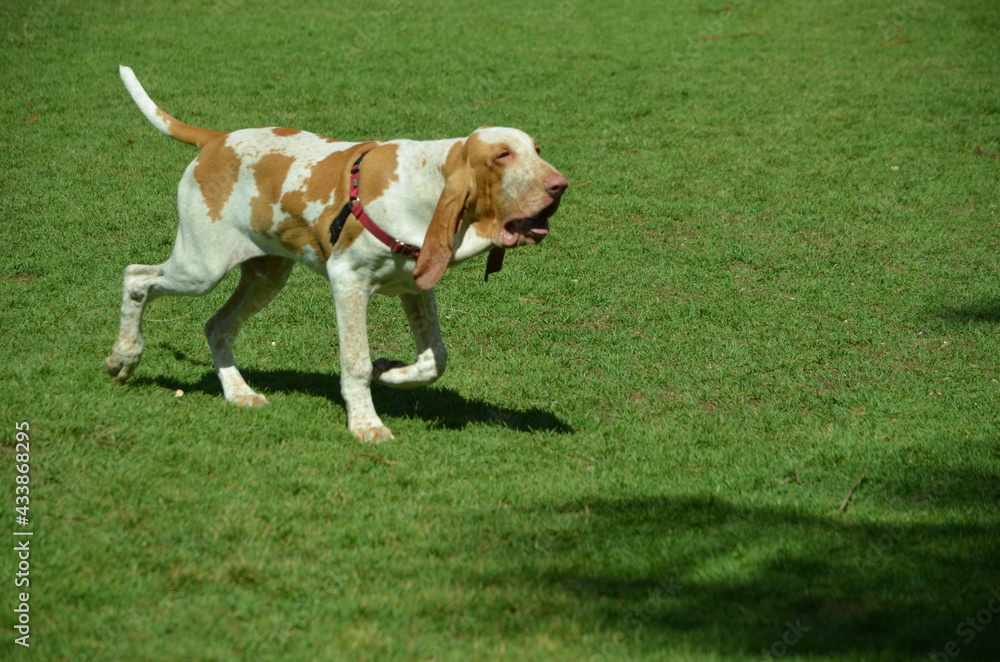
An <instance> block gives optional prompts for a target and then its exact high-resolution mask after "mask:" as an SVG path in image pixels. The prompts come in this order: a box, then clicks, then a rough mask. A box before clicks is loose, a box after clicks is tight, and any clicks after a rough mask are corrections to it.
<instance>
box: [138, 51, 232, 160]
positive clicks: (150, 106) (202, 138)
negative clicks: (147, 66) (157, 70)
mask: <svg viewBox="0 0 1000 662" xmlns="http://www.w3.org/2000/svg"><path fill="white" fill-rule="evenodd" d="M118 75H119V76H121V78H122V82H123V83H125V89H126V90H128V93H129V94H130V95H132V100H133V101H135V105H137V106H139V110H140V111H142V114H143V115H145V116H146V119H147V120H149V122H150V123H151V124H152V125H153V126H155V127H156V128H157V129H158V130H159V131H160V132H162V133H165V134H167V135H168V136H170V137H171V138H174V139H175V140H180V141H181V142H183V143H187V144H189V145H195V146H197V147H199V148H201V147H204V146H205V145H207V144H208V143H210V142H211V141H212V140H214V139H216V138H219V137H221V136H224V135H226V134H225V132H223V131H212V130H211V129H199V128H198V127H196V126H191V125H190V124H185V123H184V122H181V121H180V120H178V119H175V118H173V117H171V116H170V115H167V114H166V113H165V112H163V111H162V110H161V109H160V108H159V106H157V105H156V103H155V102H154V101H153V100H152V99H150V98H149V95H148V94H146V90H144V89H142V85H141V84H140V83H139V79H138V78H136V77H135V73H133V72H132V70H131V69H130V68H129V67H126V66H125V65H121V66H119V67H118Z"/></svg>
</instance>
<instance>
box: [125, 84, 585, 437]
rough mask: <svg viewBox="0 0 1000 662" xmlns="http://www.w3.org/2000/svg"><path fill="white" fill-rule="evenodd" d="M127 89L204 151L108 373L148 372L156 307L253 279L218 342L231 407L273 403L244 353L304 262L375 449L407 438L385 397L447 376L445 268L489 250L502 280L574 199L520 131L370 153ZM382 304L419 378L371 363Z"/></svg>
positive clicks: (191, 168)
mask: <svg viewBox="0 0 1000 662" xmlns="http://www.w3.org/2000/svg"><path fill="white" fill-rule="evenodd" d="M119 74H120V76H121V79H122V82H123V83H124V84H125V89H126V90H128V92H129V94H130V95H131V97H132V99H133V101H135V103H136V105H137V106H138V107H139V110H140V111H141V112H142V114H143V115H144V116H145V117H146V119H147V120H149V122H150V123H151V124H152V125H153V126H154V127H155V128H156V129H158V130H159V131H161V132H162V133H165V134H166V135H168V136H170V137H171V138H174V139H176V140H179V141H181V142H184V143H188V144H190V145H194V146H196V147H198V148H199V149H200V150H201V151H200V152H199V154H198V156H197V158H195V160H194V161H192V162H191V163H190V164H189V165H188V167H187V169H186V170H185V171H184V175H183V176H182V178H181V181H180V185H179V186H178V195H177V198H178V212H179V224H178V229H177V237H176V240H175V243H174V247H173V252H172V254H171V255H170V258H169V259H168V260H167V261H166V262H164V263H162V264H159V265H143V264H133V265H131V266H129V267H127V268H126V269H125V279H124V287H123V295H122V308H121V322H120V327H119V331H118V337H117V338H116V340H115V343H114V346H113V347H112V349H111V353H110V355H109V356H108V358H107V361H106V363H107V368H108V373H109V374H110V376H111V378H112V379H114V380H116V381H118V382H122V383H124V382H125V381H126V380H127V379H128V378H129V377H130V376H131V375H132V374H133V372H134V371H135V368H136V366H137V365H138V364H139V360H140V359H141V357H142V351H143V338H142V313H143V310H144V309H145V307H146V305H147V304H148V303H149V302H150V301H153V300H154V299H156V298H158V297H161V296H201V295H204V294H207V293H208V292H210V291H211V290H212V289H213V288H215V286H216V285H218V284H219V282H220V281H221V280H222V279H223V277H225V276H226V274H228V273H229V272H230V271H231V270H232V269H234V268H236V267H237V266H239V267H240V280H239V284H238V285H237V286H236V290H235V292H234V293H233V295H232V296H231V297H230V298H229V300H228V301H227V302H226V303H225V304H224V305H223V306H222V308H220V309H219V311H218V312H217V313H215V315H213V316H212V317H211V319H209V320H208V322H207V323H206V324H205V335H206V337H207V339H208V345H209V347H210V349H211V352H212V360H213V362H214V364H215V368H216V370H217V371H218V375H219V379H220V381H221V382H222V390H223V392H224V394H225V398H226V400H228V401H229V402H231V403H234V404H236V405H239V406H244V407H257V406H262V405H266V404H268V401H267V399H266V398H265V397H264V396H263V395H261V394H259V393H256V392H254V391H253V390H252V389H251V388H250V386H248V385H247V383H246V381H244V379H243V376H242V375H241V374H240V372H239V370H238V369H237V367H236V364H235V361H234V358H233V345H234V343H235V341H236V336H237V334H238V333H239V330H240V327H241V326H242V325H243V323H244V322H246V321H247V320H248V319H249V318H250V317H251V316H253V315H254V314H256V313H257V312H258V311H260V310H261V309H262V308H263V307H264V306H265V305H267V303H268V302H269V301H270V300H271V299H272V298H273V297H274V295H275V294H277V293H278V291H279V290H280V289H281V288H282V287H283V286H284V284H285V282H286V281H287V279H288V275H289V273H290V272H291V269H292V267H293V266H294V265H295V263H300V264H302V265H304V266H305V267H307V268H308V269H310V270H312V271H314V272H316V273H317V274H319V275H320V276H322V277H324V278H326V279H328V280H329V282H330V287H331V288H332V290H333V299H334V304H335V307H336V318H337V331H338V334H339V343H340V367H341V375H340V382H341V393H342V395H343V398H344V402H345V404H346V409H347V424H348V428H349V429H350V431H351V433H352V434H353V435H354V436H355V437H357V438H358V439H360V440H361V441H365V442H378V441H382V440H386V439H392V438H393V435H392V432H391V431H390V430H389V428H388V427H386V426H385V425H384V424H383V423H382V421H381V419H380V418H379V416H378V414H377V412H376V411H375V407H374V404H373V402H372V394H371V382H372V381H375V382H377V383H379V384H385V385H387V386H392V387H397V388H411V387H417V386H424V385H427V384H430V383H432V382H434V381H436V380H437V379H438V378H439V377H440V376H441V374H442V373H443V372H444V369H445V363H446V360H447V351H446V350H445V346H444V342H443V341H442V339H441V329H440V326H439V324H438V314H437V307H436V305H435V302H434V291H433V288H434V286H435V285H436V284H437V282H438V281H439V280H440V279H441V277H442V275H443V274H444V272H445V269H447V267H448V266H449V265H451V264H455V263H458V262H461V261H463V260H467V259H469V258H471V257H473V256H476V255H479V254H481V253H483V252H486V251H487V250H489V251H490V254H489V259H488V261H487V272H486V276H487V277H489V275H490V273H492V272H495V271H498V270H499V268H500V266H501V264H502V261H503V251H504V250H506V249H508V248H513V247H515V246H523V245H527V244H537V243H539V242H540V241H542V240H543V239H544V238H545V237H546V236H547V235H548V234H549V218H550V217H551V216H552V215H553V214H554V213H555V212H556V209H557V208H558V207H559V202H560V200H561V198H562V195H563V192H564V191H565V190H566V188H567V187H568V185H569V184H568V182H567V180H566V177H564V176H563V175H562V174H561V173H560V172H559V171H558V170H556V169H555V168H554V167H553V166H552V165H550V164H549V163H548V162H546V161H545V160H543V159H542V158H541V156H540V155H539V148H538V144H537V143H536V142H535V141H534V140H533V139H532V138H531V137H530V136H528V135H527V134H526V133H524V132H523V131H519V130H517V129H509V128H499V127H482V128H479V129H477V130H475V131H473V132H472V134H470V135H469V136H468V137H466V138H451V139H447V140H429V141H414V140H388V141H367V142H342V141H338V140H332V139H329V138H325V137H323V136H320V135H317V134H315V133H309V132H307V131H300V130H297V129H286V128H276V127H269V128H255V129H243V130H239V131H232V132H223V131H213V130H210V129H202V128H197V127H194V126H191V125H188V124H185V123H183V122H180V121H178V120H177V119H175V118H173V117H171V116H170V115H168V114H167V113H165V112H164V111H163V110H161V109H160V108H159V107H158V106H157V105H156V103H155V102H153V100H152V99H150V97H149V95H148V94H147V93H146V91H145V90H144V89H143V87H142V85H141V84H140V83H139V80H138V79H137V78H136V76H135V74H134V73H133V71H132V70H131V69H130V68H128V67H126V66H121V67H119ZM375 293H381V294H385V295H389V296H398V297H399V299H400V301H401V302H402V306H403V310H404V312H405V314H406V318H407V320H408V322H409V325H410V329H411V331H412V333H413V337H414V340H415V341H416V350H417V357H416V361H415V362H414V363H412V364H405V363H402V362H399V361H390V360H388V359H384V358H380V359H378V360H376V361H374V362H373V361H372V360H371V355H370V350H369V344H368V330H367V311H368V303H369V301H370V299H371V296H372V295H373V294H375Z"/></svg>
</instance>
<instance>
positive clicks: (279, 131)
mask: <svg viewBox="0 0 1000 662" xmlns="http://www.w3.org/2000/svg"><path fill="white" fill-rule="evenodd" d="M271 132H272V133H274V135H276V136H278V137H279V138H287V137H288V136H294V135H295V134H296V133H302V131H301V130H300V129H285V128H283V127H278V128H276V129H272V130H271Z"/></svg>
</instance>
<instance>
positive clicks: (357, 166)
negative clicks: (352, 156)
mask: <svg viewBox="0 0 1000 662" xmlns="http://www.w3.org/2000/svg"><path fill="white" fill-rule="evenodd" d="M367 154H368V152H361V156H359V157H358V160H357V161H355V162H354V165H352V166H351V192H350V198H351V199H350V202H349V203H348V204H349V205H350V206H351V213H352V214H354V218H356V219H358V220H359V221H361V225H363V226H365V229H366V230H368V231H369V232H371V233H372V235H374V237H375V238H376V239H378V240H379V241H381V242H382V243H383V244H385V245H386V246H388V247H389V250H391V251H392V252H393V253H396V254H397V255H406V256H408V257H412V258H414V259H416V258H418V257H420V247H419V246H411V245H410V244H405V243H403V242H401V241H399V240H398V239H396V238H394V237H393V236H392V235H390V234H389V233H388V232H386V231H385V230H383V229H382V228H380V227H379V226H378V225H377V224H376V223H375V221H373V220H372V218H371V216H369V215H368V212H366V211H365V208H364V206H362V204H361V200H360V199H359V198H358V182H359V181H360V179H361V176H360V174H359V173H360V172H361V159H363V158H365V156H366V155H367Z"/></svg>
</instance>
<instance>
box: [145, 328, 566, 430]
mask: <svg viewBox="0 0 1000 662" xmlns="http://www.w3.org/2000/svg"><path fill="white" fill-rule="evenodd" d="M167 349H168V350H169V351H171V352H173V354H174V358H176V359H177V360H178V361H185V362H188V363H191V364H194V365H198V366H204V365H208V364H206V363H204V362H202V361H197V360H193V359H191V358H189V357H188V356H187V355H186V354H184V353H183V352H180V351H178V350H175V349H173V348H169V347H168V348H167ZM240 372H241V373H242V374H243V377H244V378H245V379H246V380H247V383H248V384H250V385H251V387H253V388H255V389H257V388H259V389H260V390H261V391H262V392H265V393H304V394H306V395H311V396H315V397H321V398H326V399H328V400H330V401H332V402H334V403H336V404H337V406H338V407H340V408H343V407H344V399H343V398H342V397H341V396H340V377H339V376H338V375H333V374H325V373H319V372H301V371H296V370H253V369H243V368H241V369H240ZM131 383H133V384H140V385H141V384H153V385H156V386H159V387H161V388H166V389H170V390H176V389H182V390H183V391H185V392H187V393H208V394H213V395H215V394H217V395H218V396H219V397H220V398H221V397H222V386H221V385H220V384H219V378H218V376H217V375H216V373H215V371H214V370H212V371H209V372H206V373H205V374H203V375H202V376H201V378H200V379H199V380H198V381H197V382H184V381H181V380H179V379H176V378H172V377H169V376H164V375H160V376H156V377H143V376H138V377H135V378H133V379H132V380H131ZM372 397H373V398H374V400H375V409H376V411H378V413H379V414H380V415H384V416H390V417H395V418H419V419H422V420H425V421H427V422H428V423H429V424H430V425H431V427H434V428H444V429H449V430H460V429H463V428H465V427H467V426H469V425H471V424H477V423H481V424H486V425H494V426H497V427H502V428H509V429H512V430H519V431H523V432H529V431H536V430H537V431H548V432H560V433H572V432H573V428H572V427H571V426H570V425H567V424H566V423H564V422H563V421H561V420H559V418H558V417H557V416H555V415H554V414H552V413H550V412H547V411H544V410H542V409H538V408H535V407H533V408H530V409H513V408H509V407H502V406H499V405H494V404H490V403H488V402H485V401H482V400H475V399H469V398H466V397H464V396H462V395H460V394H458V393H456V392H455V391H452V390H450V389H447V388H442V387H439V386H432V387H428V388H417V389H408V390H398V389H391V388H387V387H383V386H379V385H374V386H373V387H372Z"/></svg>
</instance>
